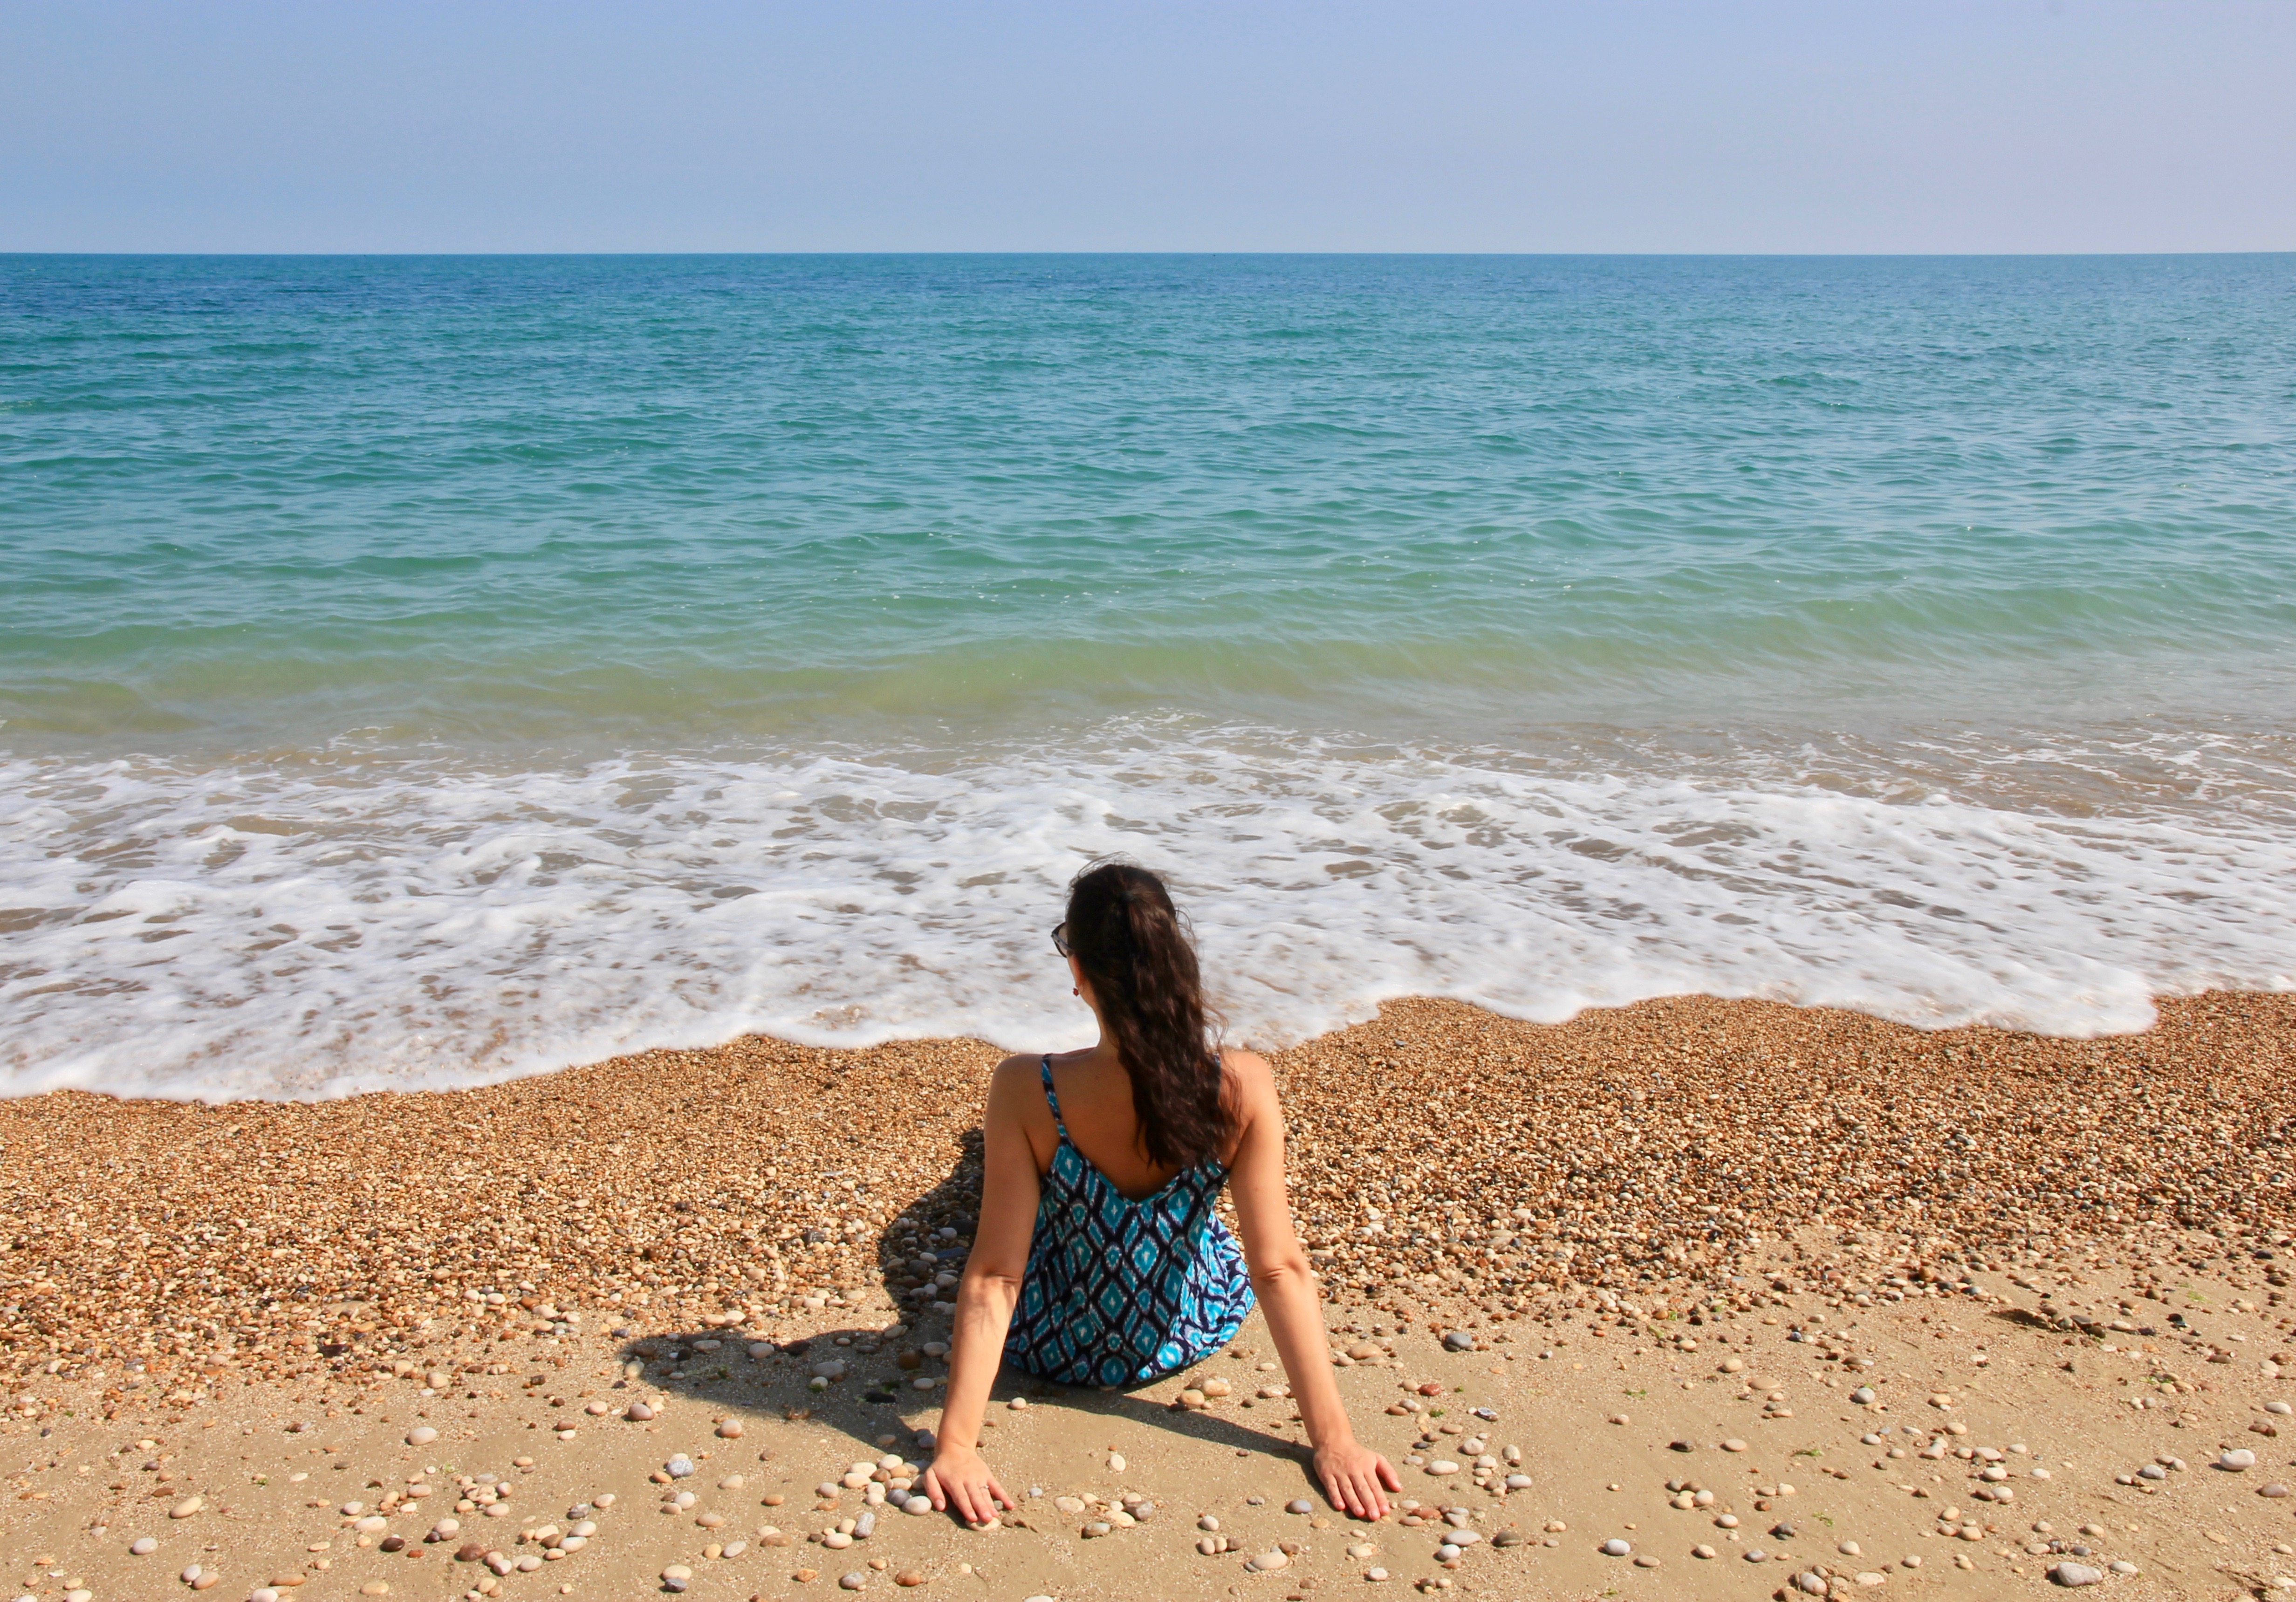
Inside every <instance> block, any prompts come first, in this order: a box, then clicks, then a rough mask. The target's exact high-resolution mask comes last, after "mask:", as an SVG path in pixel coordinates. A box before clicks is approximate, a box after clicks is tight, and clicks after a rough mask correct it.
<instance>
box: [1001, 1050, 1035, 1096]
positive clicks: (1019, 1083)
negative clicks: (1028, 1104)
mask: <svg viewBox="0 0 2296 1602" xmlns="http://www.w3.org/2000/svg"><path fill="white" fill-rule="evenodd" d="M1044 1074H1045V1056H1044V1053H1043V1052H1041V1051H1015V1052H1014V1053H1013V1055H1012V1056H1010V1057H1008V1058H1005V1060H1004V1061H1003V1062H1000V1063H998V1064H997V1065H996V1071H995V1072H993V1073H992V1074H990V1075H989V1076H988V1094H989V1098H990V1099H992V1100H994V1099H996V1094H997V1092H998V1091H1004V1092H1005V1094H1007V1095H1009V1094H1011V1093H1012V1092H1013V1091H1016V1090H1021V1089H1023V1088H1025V1089H1029V1090H1031V1091H1035V1090H1036V1088H1037V1086H1038V1085H1041V1084H1042V1083H1044ZM1037 1093H1038V1094H1039V1095H1041V1094H1042V1092H1041V1091H1038V1092H1037Z"/></svg>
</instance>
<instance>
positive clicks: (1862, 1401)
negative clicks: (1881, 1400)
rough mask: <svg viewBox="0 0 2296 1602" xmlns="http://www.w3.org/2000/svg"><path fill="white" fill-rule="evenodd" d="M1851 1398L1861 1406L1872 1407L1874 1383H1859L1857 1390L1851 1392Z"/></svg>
mask: <svg viewBox="0 0 2296 1602" xmlns="http://www.w3.org/2000/svg"><path fill="white" fill-rule="evenodd" d="M1849 1400H1850V1401H1852V1402H1856V1403H1857V1405H1858V1406H1859V1407H1871V1406H1872V1405H1873V1404H1874V1387H1873V1386H1872V1385H1859V1386H1858V1387H1857V1389H1856V1390H1854V1391H1852V1392H1850V1393H1849Z"/></svg>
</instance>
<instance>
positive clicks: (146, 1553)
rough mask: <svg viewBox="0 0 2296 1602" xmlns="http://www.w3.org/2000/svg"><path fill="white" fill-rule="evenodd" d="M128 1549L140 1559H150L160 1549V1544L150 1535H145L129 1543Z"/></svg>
mask: <svg viewBox="0 0 2296 1602" xmlns="http://www.w3.org/2000/svg"><path fill="white" fill-rule="evenodd" d="M127 1549H128V1550H129V1551H131V1552H133V1553H135V1556H136V1557H150V1556H151V1555H152V1553H154V1552H156V1551H158V1550H159V1549H160V1543H159V1542H158V1541H154V1540H152V1538H151V1537H150V1536H149V1535H145V1536H141V1537H139V1538H138V1539H136V1540H135V1541H130V1542H128V1543H127Z"/></svg>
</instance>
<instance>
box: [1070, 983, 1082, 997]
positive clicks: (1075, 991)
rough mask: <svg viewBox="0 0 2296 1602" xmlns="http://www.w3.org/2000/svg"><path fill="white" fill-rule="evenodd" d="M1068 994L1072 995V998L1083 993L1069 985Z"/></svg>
mask: <svg viewBox="0 0 2296 1602" xmlns="http://www.w3.org/2000/svg"><path fill="white" fill-rule="evenodd" d="M1069 993H1070V995H1072V996H1080V995H1082V994H1083V993H1084V992H1083V991H1081V990H1078V988H1077V987H1076V986H1075V985H1070V986H1069Z"/></svg>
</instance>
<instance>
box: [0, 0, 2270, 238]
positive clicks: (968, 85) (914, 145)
mask: <svg viewBox="0 0 2296 1602" xmlns="http://www.w3.org/2000/svg"><path fill="white" fill-rule="evenodd" d="M2291 84H2296V4H2291V3H2290V0H2179V3H2177V4H2167V3H2165V0H2151V3H2145V0H1920V3H1918V4H1912V3H1900V0H1830V3H1825V4H1816V3H1783V0H1781V3H1761V0H1745V3H1742V4H1720V3H1718V0H1716V3H1699V0H1606V3H1604V4H1543V3H1536V0H1518V3H1516V4H1493V3H1486V0H1414V3H1412V4H1357V3H1354V0H1322V3H1319V4H1291V3H1264V4H1263V3H1256V0H1230V3H1228V4H1200V3H1197V0H1152V3H1149V4H1139V3H1136V0H1072V3H1070V4H1045V3H1041V0H983V3H980V4H965V3H963V0H924V3H919V0H842V3H840V4H827V3H825V0H816V3H815V4H804V5H797V4H777V3H775V0H758V3H752V4H731V3H727V0H646V3H645V4H636V3H635V0H632V3H627V4H594V3H591V0H551V3H549V4H529V3H527V0H502V3H499V4H490V3H488V0H460V3H458V4H439V3H435V0H392V3H391V4H330V3H326V0H294V3H292V4H278V3H244V4H242V3H234V0H217V3H214V4H183V3H182V0H168V3H152V0H79V3H67V0H0V250H154V251H183V250H195V251H206V250H216V251H240V250H246V251H307V250H316V251H338V250H340V251H401V250H406V251H463V250H479V251H493V250H548V251H556V250H614V251H619V250H667V251H681V250H1426V251H1455V250H1457V251H1486V250H1488V251H1715V252H1738V251H1751V252H1768V251H1786V252H1802V251H1814V252H1835V251H1841V252H1863V251H1885V252H1928V251H1948V252H1957V251H2153V250H2286V249H2296V181H2292V178H2291V176H2290V175H2291V170H2292V156H2296V94H2292V93H2291V92H2290V88H2289V86H2290V85H2291Z"/></svg>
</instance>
